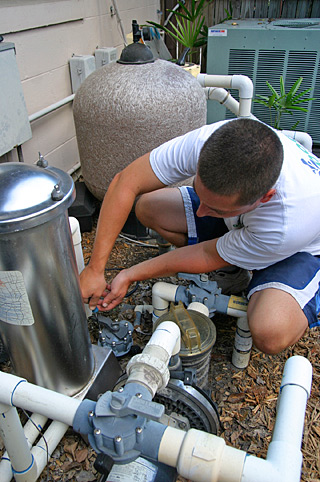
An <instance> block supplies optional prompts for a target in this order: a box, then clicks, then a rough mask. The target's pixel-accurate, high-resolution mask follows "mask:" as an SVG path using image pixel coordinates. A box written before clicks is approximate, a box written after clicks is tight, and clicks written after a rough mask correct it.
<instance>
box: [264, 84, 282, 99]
mask: <svg viewBox="0 0 320 482" xmlns="http://www.w3.org/2000/svg"><path fill="white" fill-rule="evenodd" d="M266 84H267V86H268V87H269V89H270V90H271V92H272V93H273V94H274V95H275V96H276V98H277V99H279V98H280V96H279V94H278V93H277V91H276V90H275V89H274V87H273V86H272V85H271V84H270V82H268V81H266Z"/></svg>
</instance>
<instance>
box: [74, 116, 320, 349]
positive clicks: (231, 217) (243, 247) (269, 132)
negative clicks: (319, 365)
mask: <svg viewBox="0 0 320 482" xmlns="http://www.w3.org/2000/svg"><path fill="white" fill-rule="evenodd" d="M192 175H195V178H194V190H193V189H192V188H187V187H182V188H180V189H178V188H166V189H164V187H165V186H167V185H169V184H172V183H175V182H177V181H181V180H182V179H185V178H188V177H190V176H192ZM319 193H320V160H319V159H318V158H317V157H315V156H314V155H313V154H311V153H310V152H308V151H307V150H306V149H304V148H303V147H302V146H301V145H300V144H298V143H296V142H295V141H293V140H291V139H289V138H287V137H286V136H284V135H283V134H281V133H278V132H276V131H274V130H273V129H271V128H269V127H268V126H266V125H265V124H263V123H261V122H259V121H256V120H251V119H236V120H232V121H223V122H218V123H216V124H212V125H208V126H204V127H202V128H200V129H197V130H195V131H192V132H190V133H188V134H186V135H184V136H181V137H178V138H177V139H173V140H171V141H169V142H167V143H165V144H163V145H162V146H160V147H158V148H156V149H154V150H153V151H151V153H149V154H146V155H144V156H142V157H140V158H139V159H137V160H136V161H134V162H133V163H132V164H130V165H129V166H128V167H126V168H125V169H124V170H123V171H122V172H120V173H119V174H117V175H116V176H115V178H114V180H113V181H112V183H111V184H110V187H109V189H108V192H107V194H106V196H105V199H104V201H103V205H102V209H101V213H100V218H99V222H98V228H97V236H96V240H95V245H94V250H93V253H92V257H91V260H90V263H89V265H88V266H87V267H86V269H85V270H84V271H83V273H82V274H81V289H82V294H83V299H84V302H87V303H88V302H89V304H90V308H91V309H92V308H94V307H95V306H96V305H98V306H99V309H100V310H101V311H105V310H109V309H112V308H114V307H115V306H116V305H117V304H119V303H120V302H121V301H122V299H123V297H124V295H125V294H126V292H127V290H128V288H129V286H130V284H131V283H133V282H134V281H138V280H145V279H148V278H156V277H158V276H168V275H172V274H174V273H177V272H189V273H204V272H210V271H214V270H219V269H221V268H226V267H230V266H238V267H240V268H244V269H247V270H252V271H253V276H252V280H251V282H250V285H249V287H248V298H249V305H248V321H249V326H250V330H251V334H252V337H253V342H254V344H255V346H256V347H257V348H258V349H260V350H262V351H264V352H265V353H270V354H275V353H278V352H279V351H281V350H283V349H284V348H286V347H288V346H289V345H291V344H293V343H295V342H296V341H297V340H299V338H300V337H301V336H302V335H303V334H304V332H305V330H306V329H307V327H308V325H309V326H311V327H312V326H316V325H317V324H318V319H317V313H318V311H319V294H320V292H319V281H320V258H318V257H317V255H320V202H319ZM138 195H141V197H140V198H139V200H138V202H137V205H136V213H137V216H138V218H139V219H140V220H141V222H142V223H143V224H145V225H146V226H149V227H151V228H152V229H154V230H156V231H157V232H158V233H159V234H160V235H161V236H163V237H164V238H165V239H166V240H168V241H169V242H171V243H172V244H174V245H175V246H177V247H181V248H180V249H175V250H172V251H170V252H168V253H166V254H163V255H161V256H158V257H155V258H153V259H150V260H147V261H144V262H143V263H140V264H138V265H136V266H133V267H131V268H128V269H125V270H123V271H121V272H120V273H119V274H118V275H117V276H116V277H115V278H114V280H113V281H112V283H111V285H109V284H106V282H105V279H104V268H105V265H106V262H107V259H108V256H109V254H110V251H111V249H112V246H113V244H114V242H115V240H116V237H117V235H118V233H119V232H120V230H121V228H122V226H123V224H124V222H125V220H126V218H127V216H128V213H129V212H130V209H131V207H132V205H133V203H134V200H135V199H136V197H137V196H138ZM210 218H211V220H210ZM208 221H209V222H208ZM217 233H218V234H217ZM195 242H196V244H194V243H195ZM187 244H188V245H187ZM229 269H230V268H229ZM231 269H232V268H231ZM101 296H103V297H104V299H100V297H101Z"/></svg>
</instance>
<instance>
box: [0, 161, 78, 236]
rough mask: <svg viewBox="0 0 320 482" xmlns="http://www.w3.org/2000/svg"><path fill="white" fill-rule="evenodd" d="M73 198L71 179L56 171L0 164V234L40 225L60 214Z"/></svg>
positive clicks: (67, 175)
mask: <svg viewBox="0 0 320 482" xmlns="http://www.w3.org/2000/svg"><path fill="white" fill-rule="evenodd" d="M74 198H75V192H74V183H73V180H72V178H71V176H69V174H67V173H65V172H63V171H61V170H60V169H57V168H54V167H46V168H44V167H38V166H34V165H28V164H24V163H20V162H6V163H3V164H0V233H9V232H13V231H21V230H23V229H29V228H31V227H34V226H38V225H39V224H43V223H45V222H47V221H49V220H50V219H51V218H53V217H55V216H57V215H59V214H61V213H62V212H64V211H65V210H66V209H67V208H68V207H69V206H70V205H71V204H72V202H73V200H74Z"/></svg>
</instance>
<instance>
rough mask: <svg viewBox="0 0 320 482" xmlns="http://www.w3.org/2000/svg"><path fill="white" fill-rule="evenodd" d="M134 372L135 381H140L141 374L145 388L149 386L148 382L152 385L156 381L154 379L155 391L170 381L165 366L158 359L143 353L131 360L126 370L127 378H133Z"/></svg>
mask: <svg viewBox="0 0 320 482" xmlns="http://www.w3.org/2000/svg"><path fill="white" fill-rule="evenodd" d="M135 370H136V372H137V381H139V380H141V374H142V373H143V378H145V380H144V383H145V385H146V386H148V385H150V382H151V383H152V384H154V383H155V381H156V380H155V379H157V385H158V388H157V390H161V389H162V388H164V387H166V386H167V384H168V382H169V379H170V373H169V369H168V366H167V364H166V363H164V362H163V361H161V360H159V358H156V357H154V356H152V355H148V354H145V353H141V354H140V355H136V356H135V357H133V358H131V360H130V361H129V363H128V365H127V368H126V371H127V374H128V377H129V376H132V377H134V376H135V373H134V372H135Z"/></svg>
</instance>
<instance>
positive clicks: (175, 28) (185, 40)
mask: <svg viewBox="0 0 320 482" xmlns="http://www.w3.org/2000/svg"><path fill="white" fill-rule="evenodd" d="M212 1H213V0H198V1H197V0H190V1H189V2H188V3H189V8H188V6H187V4H186V3H187V2H186V1H182V0H179V1H178V2H177V6H178V5H179V7H180V9H179V10H178V9H173V10H168V12H170V13H171V14H172V15H174V17H175V20H176V25H175V24H174V23H173V22H172V21H171V20H169V21H168V22H167V24H166V25H160V24H159V23H156V22H151V21H148V24H150V25H152V26H153V27H155V28H157V29H160V30H163V31H164V32H165V33H166V34H167V35H169V36H170V37H172V38H173V39H174V40H175V41H176V42H177V43H178V45H180V46H181V47H182V48H183V52H182V56H184V57H186V55H188V58H189V60H190V61H191V62H192V61H197V60H199V63H200V58H201V49H202V48H203V47H205V46H206V44H207V39H208V27H207V25H205V17H204V8H205V7H206V6H207V5H209V4H210V3H211V2H212ZM169 27H170V28H169ZM180 54H181V51H180ZM195 54H196V55H195ZM183 60H184V59H183Z"/></svg>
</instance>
